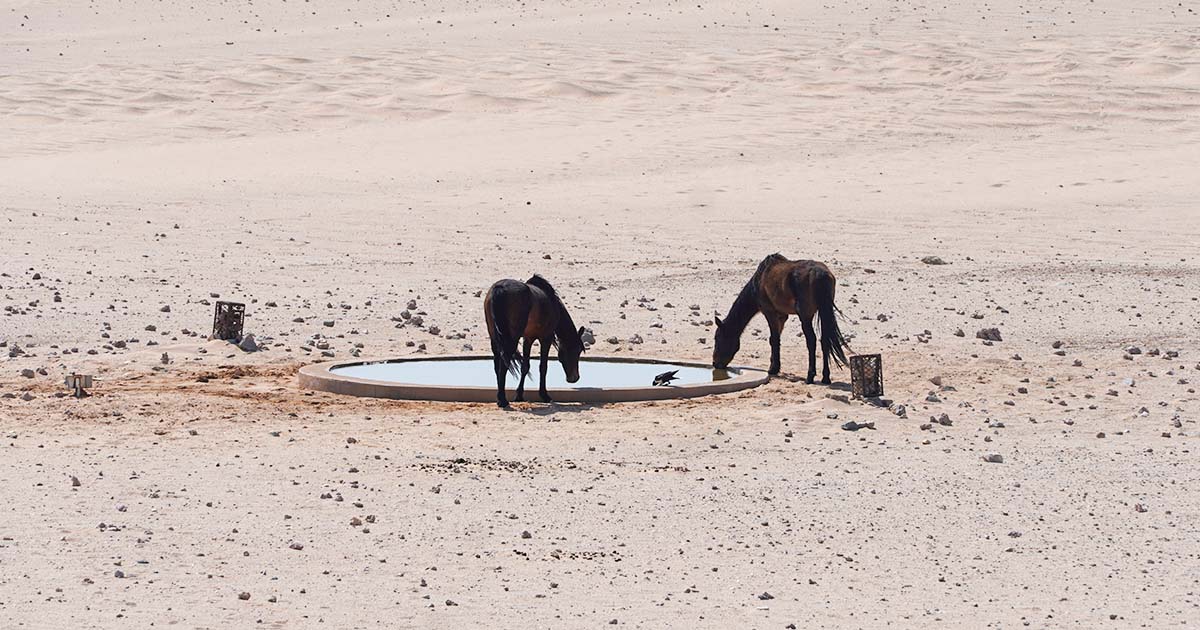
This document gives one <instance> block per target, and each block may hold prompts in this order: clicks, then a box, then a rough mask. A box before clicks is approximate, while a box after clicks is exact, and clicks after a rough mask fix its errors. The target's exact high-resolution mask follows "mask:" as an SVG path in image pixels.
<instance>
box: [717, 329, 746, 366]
mask: <svg viewBox="0 0 1200 630" xmlns="http://www.w3.org/2000/svg"><path fill="white" fill-rule="evenodd" d="M713 321H715V322H716V323H717V333H716V335H714V339H713V341H714V343H713V367H714V368H717V369H718V370H724V369H725V368H727V367H729V362H730V361H732V360H733V356H734V355H735V354H737V351H738V349H739V348H741V347H742V339H741V337H742V336H741V334H740V333H738V332H734V331H733V330H730V328H729V327H728V326H726V325H725V322H723V321H721V318H720V317H713Z"/></svg>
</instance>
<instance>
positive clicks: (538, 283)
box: [525, 273, 562, 304]
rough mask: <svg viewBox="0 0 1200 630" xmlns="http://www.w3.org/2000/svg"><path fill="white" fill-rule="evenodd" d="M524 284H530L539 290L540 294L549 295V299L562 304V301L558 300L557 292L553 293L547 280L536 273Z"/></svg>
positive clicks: (552, 288)
mask: <svg viewBox="0 0 1200 630" xmlns="http://www.w3.org/2000/svg"><path fill="white" fill-rule="evenodd" d="M525 284H532V285H533V286H535V287H537V288H539V289H541V290H542V292H543V293H545V294H546V295H549V296H550V297H552V298H554V299H555V300H557V301H558V303H559V304H562V300H560V299H559V298H558V291H555V290H554V287H552V286H550V281H549V280H547V279H545V278H543V277H541V276H540V275H538V274H536V273H535V274H533V277H532V278H530V279H528V280H526V281H525Z"/></svg>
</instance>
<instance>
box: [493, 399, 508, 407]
mask: <svg viewBox="0 0 1200 630" xmlns="http://www.w3.org/2000/svg"><path fill="white" fill-rule="evenodd" d="M496 406H497V407H499V408H501V409H507V408H508V401H507V400H497V401H496Z"/></svg>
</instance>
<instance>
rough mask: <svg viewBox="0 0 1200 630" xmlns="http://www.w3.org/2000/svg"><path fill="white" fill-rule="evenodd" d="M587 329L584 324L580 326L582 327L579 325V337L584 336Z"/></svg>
mask: <svg viewBox="0 0 1200 630" xmlns="http://www.w3.org/2000/svg"><path fill="white" fill-rule="evenodd" d="M585 330H586V329H585V328H584V327H583V326H580V327H579V337H580V338H582V337H583V333H584V331H585Z"/></svg>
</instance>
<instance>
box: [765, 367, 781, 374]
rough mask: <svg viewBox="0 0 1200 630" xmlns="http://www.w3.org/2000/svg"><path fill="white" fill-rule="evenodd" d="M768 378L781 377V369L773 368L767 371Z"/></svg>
mask: <svg viewBox="0 0 1200 630" xmlns="http://www.w3.org/2000/svg"><path fill="white" fill-rule="evenodd" d="M767 376H779V368H771V369H769V370H767Z"/></svg>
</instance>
